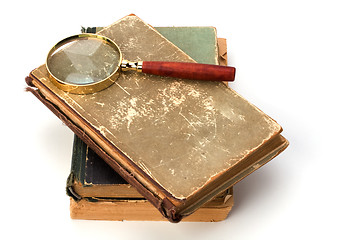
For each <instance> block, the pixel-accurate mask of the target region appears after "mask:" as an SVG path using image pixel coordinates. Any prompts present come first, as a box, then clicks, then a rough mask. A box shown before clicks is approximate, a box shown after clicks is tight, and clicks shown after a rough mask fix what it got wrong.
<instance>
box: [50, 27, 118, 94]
mask: <svg viewBox="0 0 337 240" xmlns="http://www.w3.org/2000/svg"><path fill="white" fill-rule="evenodd" d="M84 38H96V39H100V40H103V41H104V42H105V43H108V44H109V45H110V46H111V47H113V48H115V49H116V50H117V51H118V53H119V62H118V65H117V66H118V67H117V68H116V69H115V70H114V71H113V72H112V73H111V74H110V75H109V76H108V77H106V78H104V79H102V80H101V81H98V82H95V83H90V84H72V83H67V82H64V81H63V80H61V79H58V78H57V77H55V76H54V75H53V74H52V72H51V71H50V69H49V66H48V60H49V58H50V57H51V56H52V55H53V54H54V53H55V51H57V50H58V49H59V48H60V47H62V46H63V45H65V44H67V43H70V42H73V41H75V40H78V39H84ZM121 62H122V52H121V50H120V49H119V47H118V45H117V44H116V43H115V42H114V41H112V40H111V39H110V38H107V37H105V36H101V35H97V34H91V33H82V34H77V35H73V36H70V37H67V38H65V39H63V40H61V41H59V42H58V43H56V44H55V45H54V46H53V47H52V48H51V49H50V51H49V53H48V55H47V60H46V68H47V70H48V73H49V77H50V79H51V81H52V82H53V83H54V84H55V85H56V86H57V87H58V88H60V89H61V90H63V91H66V92H69V93H74V94H89V93H95V92H98V91H101V90H103V89H105V88H107V87H109V86H110V85H112V84H113V83H114V82H115V81H116V80H117V78H118V76H119V69H120V67H119V66H120V65H121Z"/></svg>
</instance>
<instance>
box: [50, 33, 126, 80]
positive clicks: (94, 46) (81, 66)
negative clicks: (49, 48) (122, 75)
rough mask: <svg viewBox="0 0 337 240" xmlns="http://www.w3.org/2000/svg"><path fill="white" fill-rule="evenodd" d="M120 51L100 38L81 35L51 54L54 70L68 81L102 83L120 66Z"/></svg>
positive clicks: (55, 74) (56, 75) (51, 66)
mask: <svg viewBox="0 0 337 240" xmlns="http://www.w3.org/2000/svg"><path fill="white" fill-rule="evenodd" d="M119 60H120V53H119V51H118V49H116V47H114V46H113V45H111V44H110V43H109V42H107V41H104V40H102V39H99V38H90V37H89V38H77V39H73V40H72V41H70V42H65V43H64V44H62V45H59V46H57V47H56V49H55V50H54V52H53V53H52V54H50V55H49V57H48V59H47V65H48V67H49V71H50V73H51V74H52V75H53V76H54V77H55V78H57V79H59V80H61V81H63V82H64V83H67V84H75V85H87V84H93V83H97V82H100V81H102V80H104V79H106V78H108V77H109V76H111V74H113V73H114V72H115V71H116V69H117V68H118V67H119Z"/></svg>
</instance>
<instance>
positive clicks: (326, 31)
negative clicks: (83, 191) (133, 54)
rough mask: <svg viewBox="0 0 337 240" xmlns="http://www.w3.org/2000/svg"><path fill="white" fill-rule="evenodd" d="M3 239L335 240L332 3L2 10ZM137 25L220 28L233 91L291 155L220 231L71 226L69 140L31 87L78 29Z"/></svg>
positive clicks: (259, 174)
mask: <svg viewBox="0 0 337 240" xmlns="http://www.w3.org/2000/svg"><path fill="white" fill-rule="evenodd" d="M0 7H1V8H0V9H1V14H0V18H1V31H2V33H1V35H2V37H1V44H0V47H1V49H0V57H1V64H2V65H1V79H2V80H1V81H2V84H3V87H2V89H1V94H0V97H1V101H0V104H1V120H0V121H1V124H0V126H1V135H0V136H1V141H2V143H1V145H0V146H1V176H0V178H1V198H0V201H1V204H0V206H1V213H0V214H1V220H2V223H1V225H0V229H1V230H0V238H1V239H23V238H28V239H83V240H84V239H162V240H163V239H171V238H174V239H337V233H336V226H337V220H336V216H337V207H336V204H337V194H336V184H337V181H336V180H337V178H336V175H337V172H336V171H337V157H336V148H337V141H336V134H337V131H336V103H337V98H336V87H337V83H336V82H337V74H336V63H337V60H336V57H337V48H336V44H337V37H336V25H337V17H336V15H337V14H336V10H337V9H336V4H335V3H334V1H324V0H321V1H295V0H292V1H286V0H284V1H279V3H276V1H258V0H255V1H203V0H200V1H182V0H180V1H174V0H169V1H159V0H157V1H131V0H129V1H112V0H111V1H105V2H104V1H90V2H88V1H79V2H75V1H61V0H59V1H55V2H54V1H6V2H4V1H3V2H2V3H1V6H0ZM130 13H135V14H136V15H138V16H139V17H140V18H142V19H143V20H144V21H145V22H147V23H149V24H151V25H153V26H215V27H216V28H217V30H218V36H219V37H224V38H227V39H228V58H229V64H230V65H233V66H235V67H236V68H237V75H236V82H235V83H233V84H231V86H232V87H233V89H235V90H236V91H237V92H238V93H239V94H241V95H242V96H243V97H245V98H246V99H248V100H249V101H251V102H252V103H254V104H255V105H256V106H258V107H259V108H260V109H262V110H263V111H264V112H266V113H267V114H268V115H270V116H271V117H272V118H274V119H275V120H277V121H278V123H280V124H281V125H282V126H283V128H284V133H283V135H284V136H285V137H286V138H287V139H288V140H289V141H290V146H289V147H288V149H286V151H285V152H283V153H282V154H281V155H280V156H278V157H277V158H276V159H274V160H273V161H272V162H270V163H268V164H267V165H266V166H264V167H263V168H261V169H259V170H258V171H256V172H255V173H253V174H252V175H250V176H248V177H247V178H246V179H244V180H243V181H242V182H240V183H239V184H237V185H236V186H235V188H234V191H235V192H234V194H235V207H234V208H233V210H232V212H231V213H230V215H229V217H228V219H227V220H225V221H223V222H220V223H179V224H172V223H168V222H109V221H84V220H71V219H70V217H69V198H68V197H67V196H66V195H65V183H66V178H67V176H68V174H69V170H70V158H71V151H72V141H73V134H72V132H71V131H70V130H69V129H68V128H67V127H66V126H64V125H63V124H62V123H61V121H60V120H59V119H58V118H57V117H55V116H54V115H53V114H52V113H51V112H50V111H49V110H48V109H47V108H46V107H44V106H43V105H42V103H40V102H39V101H38V100H37V99H36V98H35V97H34V96H33V95H32V94H30V93H26V92H25V91H24V88H25V83H24V78H25V76H26V75H28V74H29V72H30V71H31V70H32V69H34V68H35V67H38V66H39V65H40V64H42V63H44V61H45V57H46V54H47V52H48V51H49V49H50V47H51V46H52V45H53V44H54V43H56V42H57V41H58V40H60V39H62V38H64V37H66V36H69V35H73V34H76V33H78V32H79V30H80V27H81V26H106V25H109V24H111V23H113V22H114V21H116V20H118V19H120V18H122V17H124V16H125V15H128V14H130ZM1 235H2V236H1Z"/></svg>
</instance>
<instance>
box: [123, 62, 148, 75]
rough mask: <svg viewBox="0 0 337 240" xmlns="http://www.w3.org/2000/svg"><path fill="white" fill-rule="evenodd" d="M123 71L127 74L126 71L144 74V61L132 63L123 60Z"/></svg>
mask: <svg viewBox="0 0 337 240" xmlns="http://www.w3.org/2000/svg"><path fill="white" fill-rule="evenodd" d="M121 69H122V71H124V72H126V71H137V72H142V69H143V61H138V62H131V61H128V60H122V63H121Z"/></svg>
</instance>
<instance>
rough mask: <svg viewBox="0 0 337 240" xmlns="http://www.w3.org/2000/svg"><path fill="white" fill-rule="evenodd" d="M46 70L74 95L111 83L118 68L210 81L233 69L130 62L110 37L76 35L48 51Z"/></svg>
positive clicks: (225, 76) (230, 74) (232, 72)
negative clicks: (124, 57) (123, 56)
mask: <svg viewBox="0 0 337 240" xmlns="http://www.w3.org/2000/svg"><path fill="white" fill-rule="evenodd" d="M46 66H47V70H48V72H49V75H50V78H51V80H52V82H53V83H54V84H55V85H56V86H57V87H59V88H60V89H62V90H64V91H67V92H70V93H76V94H88V93H94V92H98V91H101V90H103V89H105V88H107V87H109V86H110V85H111V84H113V83H114V82H115V81H116V80H117V78H118V76H119V74H120V70H122V71H129V70H135V71H137V72H143V73H148V74H155V75H160V76H168V77H176V78H184V79H193V80H211V81H234V78H235V68H234V67H227V66H219V65H210V64H199V63H184V62H155V61H138V62H130V61H128V60H124V59H123V58H122V53H121V51H120V49H119V47H118V46H117V44H116V43H115V42H113V41H112V40H111V39H109V38H107V37H104V36H101V35H96V34H88V33H85V34H78V35H74V36H71V37H68V38H65V39H63V40H61V41H60V42H58V43H57V44H56V45H55V46H54V47H53V48H52V49H51V50H50V51H49V53H48V56H47V62H46Z"/></svg>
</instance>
